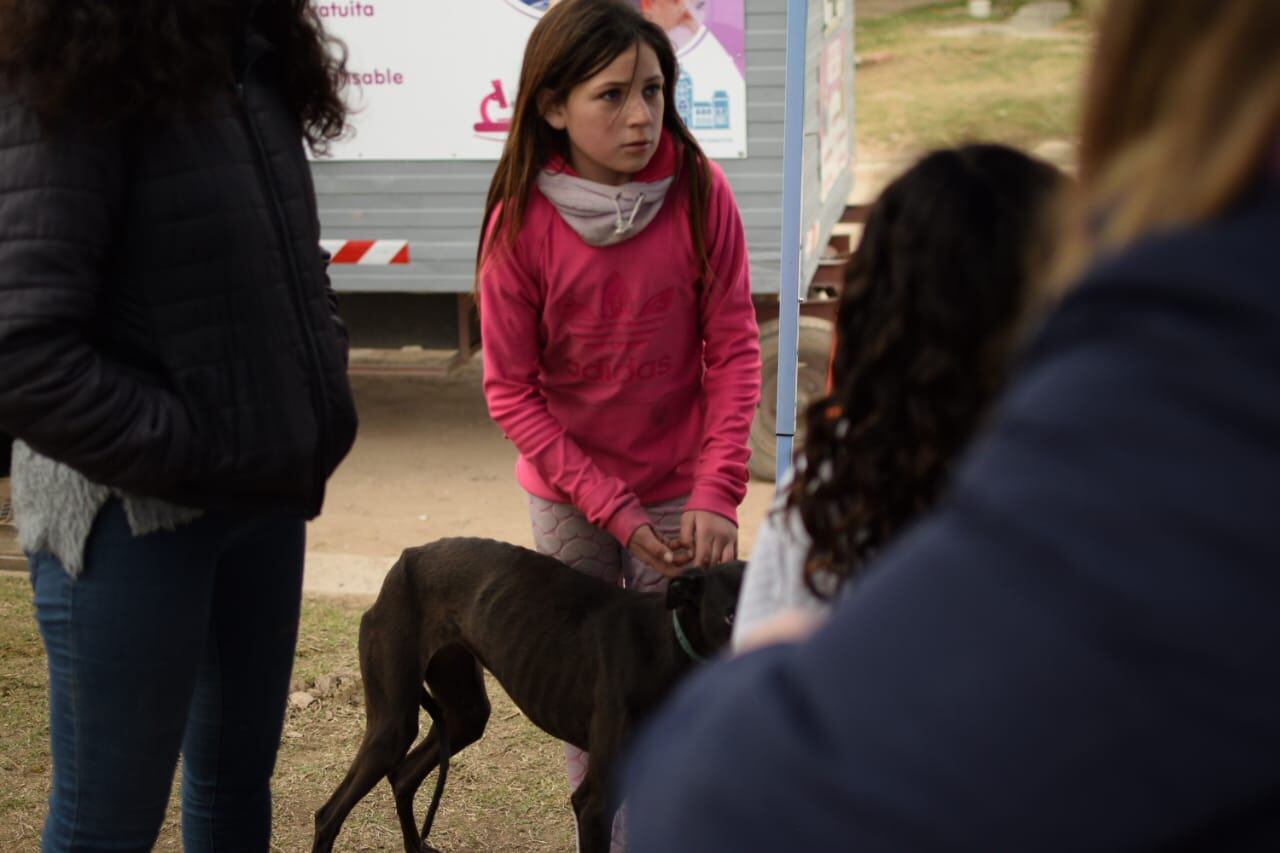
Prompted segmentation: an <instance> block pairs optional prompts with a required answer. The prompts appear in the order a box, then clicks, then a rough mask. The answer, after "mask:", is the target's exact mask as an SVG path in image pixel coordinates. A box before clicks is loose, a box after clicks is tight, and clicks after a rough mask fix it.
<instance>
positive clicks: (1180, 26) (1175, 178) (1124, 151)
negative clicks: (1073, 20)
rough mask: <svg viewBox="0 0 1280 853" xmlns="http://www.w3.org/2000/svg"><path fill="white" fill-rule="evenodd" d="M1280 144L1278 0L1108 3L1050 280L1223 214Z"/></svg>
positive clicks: (1132, 0) (1111, 0)
mask: <svg viewBox="0 0 1280 853" xmlns="http://www.w3.org/2000/svg"><path fill="white" fill-rule="evenodd" d="M1278 140H1280V2H1278V1H1277V0H1178V2H1177V3H1171V2H1169V0H1108V2H1106V3H1105V4H1103V8H1102V26H1101V29H1100V33H1099V38H1098V45H1097V50H1096V54H1095V56H1094V60H1093V65H1092V69H1091V71H1090V75H1089V79H1088V83H1087V88H1086V92H1085V103H1084V111H1083V127H1082V133H1081V147H1080V183H1079V185H1078V193H1077V197H1076V199H1075V203H1074V204H1073V205H1072V207H1071V213H1070V214H1069V216H1068V232H1067V234H1066V235H1064V236H1065V238H1066V239H1065V241H1064V244H1063V248H1062V251H1061V253H1060V257H1059V261H1058V263H1057V264H1056V265H1055V267H1056V268H1055V275H1054V276H1053V278H1054V279H1055V281H1056V282H1058V283H1062V282H1064V281H1065V280H1067V279H1069V278H1071V277H1073V276H1074V275H1075V274H1077V273H1078V272H1079V271H1080V269H1081V268H1082V267H1083V266H1084V265H1085V264H1087V263H1088V261H1089V260H1090V259H1091V258H1092V257H1093V256H1094V255H1096V254H1097V253H1098V252H1099V251H1106V250H1110V249H1116V248H1120V247H1122V246H1124V245H1127V244H1129V243H1132V242H1133V241H1134V240H1136V239H1137V238H1139V237H1141V236H1143V235H1144V234H1147V233H1150V232H1152V231H1156V230H1161V229H1165V228H1172V227H1176V226H1181V225H1190V224H1194V223H1196V222H1201V221H1204V220H1207V219H1210V218H1212V217H1214V216H1216V215H1218V214H1220V213H1222V212H1223V211H1224V210H1225V209H1226V208H1227V207H1229V206H1230V205H1231V203H1232V202H1234V201H1235V200H1236V199H1237V198H1239V197H1240V195H1241V194H1242V193H1243V192H1244V191H1245V190H1246V189H1247V188H1248V187H1249V186H1250V184H1252V183H1253V181H1254V180H1256V178H1257V177H1258V174H1259V172H1260V170H1261V169H1262V168H1263V167H1264V165H1265V163H1266V160H1267V158H1268V156H1269V154H1270V153H1271V152H1272V151H1273V150H1274V146H1275V144H1276V142H1277V141H1278Z"/></svg>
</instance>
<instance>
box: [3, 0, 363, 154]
mask: <svg viewBox="0 0 1280 853" xmlns="http://www.w3.org/2000/svg"><path fill="white" fill-rule="evenodd" d="M250 11H252V14H253V23H254V25H255V26H256V27H257V29H258V30H259V31H260V32H261V33H262V34H263V35H264V36H265V37H266V38H267V39H268V40H269V41H271V43H272V44H273V45H274V47H275V50H276V57H277V58H278V63H279V66H280V69H281V85H282V89H283V95H284V98H285V101H286V102H287V103H288V104H289V107H290V108H291V110H292V112H293V114H294V116H295V117H296V118H297V120H298V122H299V124H300V125H301V126H302V132H303V135H304V136H305V137H306V139H307V142H308V143H310V145H311V146H312V148H313V149H316V150H323V149H324V147H325V144H326V143H327V142H328V141H330V140H332V139H335V138H337V137H338V136H340V135H341V134H342V131H343V130H344V128H345V126H346V117H347V108H346V106H345V105H344V103H343V100H342V96H341V90H342V87H343V86H344V85H345V84H346V76H347V75H346V67H345V64H346V59H345V48H344V47H343V46H342V45H341V44H340V43H338V42H336V41H335V40H333V39H331V38H329V37H328V36H326V35H325V33H324V29H323V27H322V26H321V24H320V18H319V16H318V15H317V14H316V11H315V9H314V8H312V4H311V2H310V0H262V2H259V3H256V4H255V3H253V2H251V0H129V2H114V0H113V2H104V0H0V82H3V83H4V84H5V85H8V86H11V87H13V88H14V89H16V90H17V91H18V92H19V94H20V95H21V96H22V98H23V100H24V101H25V102H26V103H27V105H28V106H29V107H30V108H31V109H32V110H33V111H34V112H35V113H36V115H38V116H39V118H40V119H41V120H42V121H43V122H44V123H45V124H46V126H57V125H58V124H60V123H62V121H63V120H64V119H66V118H68V116H69V115H71V114H75V115H76V116H77V117H80V118H87V119H91V120H97V121H101V122H106V123H112V122H117V121H128V120H131V119H133V118H137V117H148V118H158V117H159V118H163V117H167V116H173V115H178V114H189V113H191V112H192V111H193V110H198V109H199V108H200V107H201V106H202V105H204V104H207V103H208V102H209V100H210V99H212V98H214V97H216V96H217V95H218V93H219V92H226V91H228V88H229V85H230V83H231V80H232V75H233V74H234V69H233V67H232V62H233V56H234V52H235V49H236V46H237V43H238V42H237V39H238V37H239V36H238V33H237V30H239V29H242V28H243V27H244V26H245V24H246V23H247V22H248V18H249V14H250Z"/></svg>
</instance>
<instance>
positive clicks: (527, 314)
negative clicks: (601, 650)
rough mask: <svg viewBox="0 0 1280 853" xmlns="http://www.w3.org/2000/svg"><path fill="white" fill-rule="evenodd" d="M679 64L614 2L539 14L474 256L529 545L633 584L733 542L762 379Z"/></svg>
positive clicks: (646, 586) (721, 553)
mask: <svg viewBox="0 0 1280 853" xmlns="http://www.w3.org/2000/svg"><path fill="white" fill-rule="evenodd" d="M677 73H678V69H677V66H676V60H675V55H674V52H673V50H672V47H671V44H670V42H669V41H668V39H667V37H666V35H665V34H664V33H663V31H662V30H661V29H660V28H658V27H657V26H655V25H654V24H652V23H650V22H649V21H647V20H645V18H644V17H643V16H642V15H641V14H640V12H638V11H637V10H636V9H635V8H634V7H633V6H632V5H630V4H628V3H626V2H622V0H565V2H562V3H559V4H557V5H556V6H555V7H554V8H552V9H551V10H550V11H548V12H547V13H546V14H545V15H544V16H543V18H542V19H541V20H540V21H539V23H538V25H537V26H536V27H535V28H534V31H533V34H532V36H531V37H530V40H529V43H528V47H527V49H526V51H525V56H524V64H523V68H522V71H521V78H520V91H519V95H518V97H517V99H516V103H515V106H514V112H513V115H512V122H511V132H510V137H509V139H508V141H507V145H506V149H505V150H504V152H503V155H502V159H501V161H500V162H499V164H498V168H497V171H496V173H495V175H494V178H493V183H492V184H491V185H490V188H489V195H488V200H487V202H486V210H485V220H486V223H487V224H486V229H485V234H484V237H483V238H482V240H481V244H480V249H479V258H478V268H479V293H480V319H481V330H482V337H483V341H484V369H485V379H484V391H485V398H486V400H487V401H488V405H489V413H490V415H491V416H492V417H493V419H494V420H495V421H496V422H497V423H498V425H499V426H501V427H502V429H503V431H504V432H505V433H506V434H507V436H508V437H509V438H510V439H511V440H512V441H513V442H514V443H515V445H516V447H517V448H518V450H519V451H520V459H519V462H518V463H517V466H516V477H517V479H518V480H519V482H520V485H521V486H522V487H523V488H524V489H525V490H526V491H527V492H528V493H529V505H530V512H531V515H532V518H533V526H534V538H535V542H536V544H537V547H538V548H539V550H541V551H543V552H544V553H549V554H552V555H554V556H556V557H559V558H560V559H562V560H563V561H565V562H566V563H568V564H569V565H571V566H573V567H574V568H577V569H579V570H580V571H584V572H588V573H591V574H594V575H597V576H598V577H601V578H603V579H605V580H607V581H609V582H613V583H621V584H623V585H626V586H628V587H632V588H637V589H642V590H651V589H661V588H662V587H663V586H664V585H665V581H666V576H668V575H671V574H674V573H676V572H678V571H680V570H681V567H682V565H684V564H688V563H690V562H692V563H693V564H696V565H709V564H712V563H717V562H721V561H724V560H729V559H733V558H734V557H735V556H736V553H737V538H738V531H737V506H738V504H739V503H740V501H741V500H742V497H743V495H744V494H745V491H746V483H747V467H746V463H747V457H748V455H749V451H748V449H747V433H748V430H749V428H750V424H751V419H752V415H753V414H754V411H755V406H756V402H757V399H758V396H759V384H760V352H759V343H758V338H757V329H756V323H755V312H754V310H753V307H752V304H751V292H750V282H749V279H748V269H747V251H746V244H745V242H744V238H743V233H742V222H741V218H740V216H739V214H738V210H737V207H736V205H735V203H734V200H733V196H732V194H731V192H730V190H729V185H728V183H727V182H726V180H725V178H724V175H723V174H722V173H721V172H720V170H719V169H718V168H717V167H716V165H715V164H714V163H712V162H710V161H708V160H707V159H706V157H705V156H704V155H703V154H702V152H701V150H700V149H699V148H698V144H697V142H695V141H694V139H693V137H692V136H691V135H690V134H689V131H688V130H687V129H686V128H685V127H684V125H683V124H682V123H681V121H680V118H679V115H678V114H677V112H676V108H675V83H676V77H677ZM572 776H573V771H572V768H571V782H576V781H577V780H575V779H573V778H572Z"/></svg>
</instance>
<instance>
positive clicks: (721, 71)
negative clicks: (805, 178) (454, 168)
mask: <svg viewBox="0 0 1280 853" xmlns="http://www.w3.org/2000/svg"><path fill="white" fill-rule="evenodd" d="M548 2H551V3H554V2H555V0H467V2H465V3H452V2H446V0H366V2H358V0H338V2H317V3H316V4H315V9H316V11H317V13H318V14H319V15H320V17H321V19H322V20H323V21H324V24H325V27H326V29H327V30H328V31H329V32H330V33H331V34H333V35H335V36H337V37H338V38H340V39H341V40H342V41H343V42H345V43H346V45H347V49H348V51H349V58H348V62H347V67H348V70H349V72H350V74H351V82H352V85H351V86H349V87H348V99H349V103H350V104H351V106H352V108H353V110H354V114H353V116H352V127H353V132H352V133H351V134H350V135H349V138H346V139H343V140H339V141H337V142H335V143H333V145H332V146H331V150H330V154H329V155H328V159H333V160H496V159H498V157H499V155H500V154H501V153H502V145H503V143H504V142H505V140H506V134H507V123H508V121H509V119H510V116H511V107H512V105H513V104H514V100H515V94H516V87H517V85H518V84H519V79H520V63H521V59H522V57H523V54H524V45H525V42H526V41H527V40H528V38H529V33H530V32H532V31H533V27H534V25H535V24H536V23H537V22H538V19H539V18H540V17H541V16H542V15H543V14H544V12H545V11H546V7H547V5H548ZM635 2H636V3H637V5H639V6H640V7H641V8H642V9H643V10H644V12H645V14H646V15H647V16H648V17H649V18H650V19H651V20H653V21H655V22H656V23H659V24H660V25H662V26H663V27H664V29H666V31H667V34H668V35H669V36H670V37H671V40H672V42H673V43H674V44H675V46H676V50H677V57H678V59H679V62H680V67H681V75H680V79H679V80H678V82H677V85H676V106H677V108H678V109H679V110H680V114H681V116H682V117H683V118H684V120H685V124H686V125H688V126H689V129H690V130H692V131H693V133H694V136H695V137H697V139H698V142H699V143H700V144H701V145H702V146H703V148H704V150H705V151H706V152H707V154H708V155H709V156H711V157H713V158H716V159H725V158H737V157H746V156H747V116H746V101H747V95H746V77H745V72H746V64H745V50H744V43H745V38H744V27H745V14H744V10H743V2H744V0H635Z"/></svg>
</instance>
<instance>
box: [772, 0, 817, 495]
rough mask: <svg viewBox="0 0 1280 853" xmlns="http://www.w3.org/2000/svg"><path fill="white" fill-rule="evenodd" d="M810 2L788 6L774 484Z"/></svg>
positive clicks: (792, 285) (796, 247)
mask: <svg viewBox="0 0 1280 853" xmlns="http://www.w3.org/2000/svg"><path fill="white" fill-rule="evenodd" d="M808 27H809V3H808V0H787V77H786V89H785V92H786V94H785V99H786V103H785V106H784V108H783V114H782V282H781V286H780V287H779V289H778V302H779V306H778V307H779V314H778V414H777V421H776V425H775V432H776V435H777V440H778V445H777V447H778V449H777V458H776V463H775V464H776V470H777V481H778V482H782V477H783V475H784V474H786V473H787V470H788V469H789V468H790V467H791V444H792V440H793V439H794V437H795V434H796V371H797V369H798V350H799V335H800V298H801V294H800V230H801V229H800V190H801V187H802V185H803V177H804V170H803V168H802V167H803V165H804V82H805V81H804V72H805V35H806V30H808Z"/></svg>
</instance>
